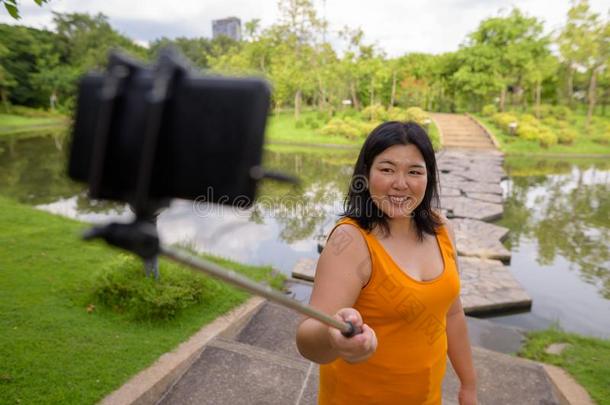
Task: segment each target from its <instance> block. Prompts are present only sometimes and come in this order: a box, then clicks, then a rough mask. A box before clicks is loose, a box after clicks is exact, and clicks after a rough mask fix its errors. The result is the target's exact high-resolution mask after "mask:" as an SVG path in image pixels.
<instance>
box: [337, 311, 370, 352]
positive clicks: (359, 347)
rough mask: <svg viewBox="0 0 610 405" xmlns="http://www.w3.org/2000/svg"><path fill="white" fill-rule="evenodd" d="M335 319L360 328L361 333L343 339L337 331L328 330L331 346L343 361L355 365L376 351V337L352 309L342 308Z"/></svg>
mask: <svg viewBox="0 0 610 405" xmlns="http://www.w3.org/2000/svg"><path fill="white" fill-rule="evenodd" d="M335 317H336V318H337V319H339V320H342V321H344V322H351V323H352V324H353V325H354V326H355V327H358V328H361V329H362V333H360V334H357V335H354V336H351V337H349V338H348V337H345V336H343V335H342V334H341V332H340V331H339V330H338V329H335V328H329V339H330V344H331V346H332V347H333V348H334V349H335V350H336V351H337V353H338V355H339V356H340V357H342V358H343V359H344V360H345V361H347V362H350V363H357V362H360V361H364V360H366V359H368V358H369V357H370V356H371V355H372V354H373V353H375V350H376V349H377V337H376V335H375V332H374V331H373V329H371V328H370V327H369V326H368V325H366V324H363V322H362V316H360V313H359V312H358V311H356V310H355V309H353V308H343V309H341V310H339V311H337V313H336V314H335Z"/></svg>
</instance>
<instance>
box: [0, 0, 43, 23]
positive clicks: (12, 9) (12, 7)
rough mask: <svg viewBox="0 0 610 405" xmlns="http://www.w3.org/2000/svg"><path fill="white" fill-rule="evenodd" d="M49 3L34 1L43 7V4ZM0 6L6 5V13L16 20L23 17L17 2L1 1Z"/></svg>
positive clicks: (11, 0)
mask: <svg viewBox="0 0 610 405" xmlns="http://www.w3.org/2000/svg"><path fill="white" fill-rule="evenodd" d="M48 1H49V0H34V3H36V4H38V5H39V6H41V5H42V4H43V3H47V2H48ZM0 4H4V8H5V9H6V11H7V12H8V13H9V15H10V16H11V17H13V18H14V19H15V20H18V19H20V18H21V15H20V14H19V2H18V1H17V0H0Z"/></svg>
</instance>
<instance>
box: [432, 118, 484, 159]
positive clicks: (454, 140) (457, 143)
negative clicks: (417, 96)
mask: <svg viewBox="0 0 610 405" xmlns="http://www.w3.org/2000/svg"><path fill="white" fill-rule="evenodd" d="M430 116H431V118H432V120H433V121H434V123H435V124H436V126H437V128H438V129H439V131H440V133H441V138H442V140H441V141H442V144H443V147H444V148H461V149H477V150H481V149H483V150H484V149H491V150H493V149H495V146H494V143H493V141H492V139H491V138H490V136H489V135H488V134H487V133H486V132H485V130H483V128H481V127H480V126H479V125H478V124H477V123H476V122H475V121H474V120H473V119H472V118H470V117H468V116H466V115H459V114H443V113H435V114H430Z"/></svg>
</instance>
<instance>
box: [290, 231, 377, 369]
mask: <svg viewBox="0 0 610 405" xmlns="http://www.w3.org/2000/svg"><path fill="white" fill-rule="evenodd" d="M370 274H371V263H370V258H369V253H368V248H367V246H366V242H365V241H364V238H363V237H362V235H361V234H360V232H359V231H358V230H357V229H356V228H355V227H353V226H352V225H346V224H344V225H340V226H339V227H337V229H335V231H334V232H333V234H332V235H331V237H330V238H329V240H328V242H327V244H326V247H325V248H324V250H323V251H322V254H321V255H320V259H319V260H318V266H317V268H316V277H315V280H314V287H313V291H312V294H311V299H310V304H311V306H313V307H314V308H316V309H318V310H320V311H322V312H325V313H327V314H335V317H336V318H337V319H341V320H344V321H351V322H352V323H354V326H360V327H362V329H363V333H362V334H359V335H356V336H353V337H351V338H344V337H343V336H342V335H341V333H340V332H339V331H338V330H336V329H334V328H330V327H328V326H326V325H324V324H322V323H320V322H318V321H317V320H315V319H311V318H305V319H304V320H303V321H302V322H301V323H300V325H299V327H298V329H297V339H296V343H297V348H298V349H299V352H300V353H301V355H303V357H306V358H308V359H309V360H311V361H314V362H316V363H321V364H322V363H329V362H331V361H333V360H335V359H336V358H337V357H342V358H344V359H345V360H346V361H350V362H358V361H363V360H366V359H367V358H368V357H370V355H371V354H373V353H374V351H375V348H376V345H377V343H376V342H377V340H376V338H375V333H374V332H373V331H372V330H371V329H370V328H369V327H368V326H366V325H364V324H363V322H362V318H361V317H360V314H359V313H358V312H357V311H356V310H355V309H353V308H351V307H352V306H353V305H354V303H355V302H356V300H357V299H358V296H359V294H360V291H361V289H362V287H363V286H364V285H366V283H367V282H368V279H369V277H370Z"/></svg>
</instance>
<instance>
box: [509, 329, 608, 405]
mask: <svg viewBox="0 0 610 405" xmlns="http://www.w3.org/2000/svg"><path fill="white" fill-rule="evenodd" d="M552 343H569V344H571V346H570V347H568V348H566V349H565V350H564V351H563V352H562V353H561V354H560V355H552V354H547V353H545V351H544V350H545V348H546V347H548V346H549V345H550V344H552ZM519 355H520V356H522V357H526V358H528V359H532V360H537V361H542V362H544V363H548V364H554V365H556V366H559V367H562V368H564V369H565V370H566V371H568V372H569V373H570V374H571V375H572V376H573V377H574V378H575V379H576V381H578V382H579V383H580V384H581V385H582V386H583V387H584V388H585V389H586V390H587V391H588V392H589V395H591V397H592V398H593V400H594V401H595V402H597V403H598V404H599V405H608V404H610V384H609V383H608V382H609V381H610V340H603V339H596V338H590V337H582V336H579V335H575V334H572V333H566V332H563V331H561V330H559V329H557V328H551V329H547V330H544V331H538V332H530V333H529V334H528V337H527V342H526V343H525V345H524V346H523V348H522V349H521V352H520V353H519Z"/></svg>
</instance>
